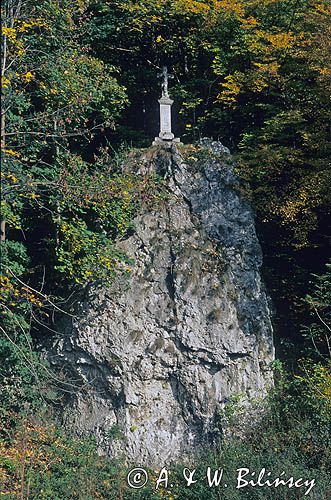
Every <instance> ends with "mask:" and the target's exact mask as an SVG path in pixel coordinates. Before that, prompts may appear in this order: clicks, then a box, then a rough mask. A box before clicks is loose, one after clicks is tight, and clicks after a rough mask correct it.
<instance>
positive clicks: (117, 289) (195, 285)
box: [51, 141, 274, 466]
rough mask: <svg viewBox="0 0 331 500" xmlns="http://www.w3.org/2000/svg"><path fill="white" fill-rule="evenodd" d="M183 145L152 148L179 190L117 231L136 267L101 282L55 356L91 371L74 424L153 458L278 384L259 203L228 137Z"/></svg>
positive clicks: (116, 447) (170, 453)
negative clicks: (189, 153) (123, 234)
mask: <svg viewBox="0 0 331 500" xmlns="http://www.w3.org/2000/svg"><path fill="white" fill-rule="evenodd" d="M180 150H181V148H180V146H178V149H176V148H174V147H172V148H170V149H163V148H162V147H161V148H154V150H152V152H154V153H153V154H151V151H149V156H150V159H149V160H148V159H147V157H146V158H145V164H144V166H143V167H141V170H142V171H145V173H146V172H148V171H150V170H156V172H157V173H158V174H159V175H161V176H162V177H164V178H165V179H166V182H167V186H168V191H169V196H168V197H167V199H166V200H165V201H164V202H163V203H161V204H159V205H158V206H156V207H154V208H153V209H152V210H151V209H148V210H144V211H142V213H140V214H139V216H138V217H137V218H136V220H135V233H134V234H133V235H132V236H130V237H128V238H127V239H126V240H125V241H121V242H119V246H120V247H121V249H123V250H124V251H125V252H126V253H127V254H128V255H129V256H130V257H132V259H133V260H134V265H133V270H132V273H131V277H129V278H126V279H124V278H123V277H119V278H118V279H116V280H115V282H114V284H113V286H112V287H111V288H110V289H105V288H100V287H96V288H95V289H93V290H91V291H90V293H89V295H88V297H87V298H86V300H85V301H84V303H82V304H81V314H80V316H79V317H78V318H77V319H75V320H74V321H73V324H72V325H71V326H70V327H67V329H66V332H65V334H64V336H63V338H62V339H61V340H60V341H57V342H56V343H55V344H54V347H53V355H52V357H51V360H52V363H54V364H56V365H59V366H67V367H70V370H71V372H72V373H73V375H74V376H75V378H76V379H78V380H79V379H80V380H82V381H84V382H86V384H85V386H84V387H83V388H82V390H81V391H79V392H77V393H76V394H75V395H74V397H73V398H72V400H71V401H70V404H69V405H68V406H67V407H66V408H65V410H64V420H65V422H66V425H67V426H68V427H70V428H72V429H75V430H76V431H78V432H80V433H85V432H90V431H92V432H93V433H94V434H95V435H96V436H97V440H98V443H99V446H100V448H102V449H103V451H104V452H106V453H109V455H111V456H112V455H114V454H116V453H118V452H123V453H124V454H125V456H126V457H127V458H128V460H129V461H132V462H134V463H136V464H148V465H150V466H152V465H165V464H166V463H167V462H169V461H171V460H175V459H177V458H178V457H179V456H180V455H181V454H182V453H183V452H185V451H188V450H190V449H191V448H192V447H196V446H198V445H199V444H200V443H202V442H203V441H204V440H206V439H208V438H212V435H213V430H214V427H215V419H216V417H217V413H218V411H219V410H220V408H222V406H224V404H226V402H227V401H228V399H229V397H230V396H231V395H234V394H239V393H241V394H244V395H245V396H247V397H248V398H251V397H256V396H263V395H264V394H265V392H266V389H267V388H268V386H270V384H272V375H271V369H270V364H271V362H272V361H273V356H274V351H273V341H272V326H271V322H270V312H269V308H268V301H267V297H266V294H265V292H264V289H263V286H262V284H261V278H260V273H259V270H260V266H261V249H260V246H259V243H258V240H257V237H256V232H255V226H254V218H253V214H252V210H251V208H250V206H249V204H248V203H247V202H246V201H244V199H243V198H242V197H241V195H240V189H239V188H240V184H239V181H238V179H237V178H236V176H235V175H234V174H233V171H232V168H231V165H230V163H231V162H229V161H228V159H229V158H230V155H229V153H228V151H227V150H226V148H224V147H223V146H222V145H221V144H220V143H211V142H208V141H206V142H205V145H204V149H203V150H202V153H203V154H201V152H200V159H197V158H194V155H193V158H192V157H191V158H190V159H189V160H188V161H186V162H185V161H184V160H183V156H182V155H181V154H180ZM201 156H202V158H201ZM115 429H117V430H118V429H120V431H121V433H122V435H123V436H124V438H123V439H120V438H119V439H117V438H114V436H113V435H114V430H115Z"/></svg>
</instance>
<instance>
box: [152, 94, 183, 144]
mask: <svg viewBox="0 0 331 500" xmlns="http://www.w3.org/2000/svg"><path fill="white" fill-rule="evenodd" d="M173 103H174V101H173V100H172V99H170V97H169V96H165V95H164V96H162V97H161V99H159V104H160V133H159V137H155V141H154V142H153V146H156V145H159V144H164V143H172V142H175V143H180V139H177V138H175V136H174V134H173V133H172V131H171V106H172V105H173Z"/></svg>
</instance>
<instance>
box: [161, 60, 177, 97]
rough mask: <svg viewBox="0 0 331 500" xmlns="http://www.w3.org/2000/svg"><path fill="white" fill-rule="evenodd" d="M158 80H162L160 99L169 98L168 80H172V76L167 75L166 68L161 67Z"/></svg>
mask: <svg viewBox="0 0 331 500" xmlns="http://www.w3.org/2000/svg"><path fill="white" fill-rule="evenodd" d="M158 77H159V78H162V79H163V80H162V97H169V80H170V79H171V78H174V75H171V74H170V73H168V68H167V66H163V68H162V73H159V74H158Z"/></svg>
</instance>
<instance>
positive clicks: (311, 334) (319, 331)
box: [304, 264, 331, 358]
mask: <svg viewBox="0 0 331 500" xmlns="http://www.w3.org/2000/svg"><path fill="white" fill-rule="evenodd" d="M315 280H316V282H315V288H314V291H313V293H312V294H311V295H307V296H306V302H307V303H308V305H309V307H310V311H311V316H312V320H313V321H312V323H311V324H310V325H309V326H306V327H305V328H304V335H305V336H306V337H307V338H308V339H309V340H311V341H312V344H313V347H314V353H315V354H318V355H319V356H322V357H329V358H330V357H331V334H330V333H331V264H327V270H326V272H325V273H324V274H322V275H321V276H315Z"/></svg>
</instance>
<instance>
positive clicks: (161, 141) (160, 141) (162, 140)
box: [153, 135, 182, 146]
mask: <svg viewBox="0 0 331 500" xmlns="http://www.w3.org/2000/svg"><path fill="white" fill-rule="evenodd" d="M166 144H182V143H181V142H180V139H179V138H178V137H175V136H174V135H173V139H167V138H162V137H155V140H154V141H153V146H161V145H166Z"/></svg>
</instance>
